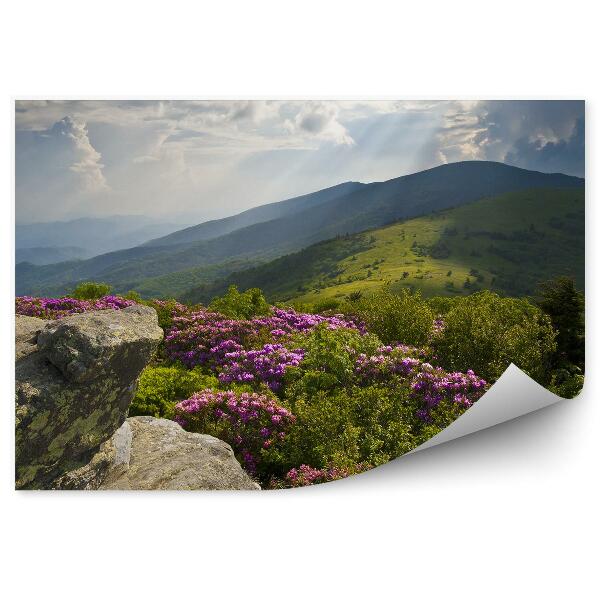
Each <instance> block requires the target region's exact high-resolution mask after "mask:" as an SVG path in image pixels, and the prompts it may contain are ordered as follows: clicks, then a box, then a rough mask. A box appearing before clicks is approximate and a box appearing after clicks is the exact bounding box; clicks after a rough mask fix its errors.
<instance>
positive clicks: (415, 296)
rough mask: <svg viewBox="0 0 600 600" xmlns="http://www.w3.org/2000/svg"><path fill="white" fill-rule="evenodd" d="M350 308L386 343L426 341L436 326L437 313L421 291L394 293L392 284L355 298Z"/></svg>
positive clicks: (418, 342)
mask: <svg viewBox="0 0 600 600" xmlns="http://www.w3.org/2000/svg"><path fill="white" fill-rule="evenodd" d="M348 310H349V311H350V312H351V313H353V314H355V315H356V316H357V317H358V318H359V319H360V320H361V321H364V322H365V324H366V325H367V329H368V330H369V331H371V332H373V333H375V334H376V335H378V336H379V337H380V338H381V340H383V341H384V342H385V343H386V344H389V343H392V342H401V343H403V344H411V345H415V346H418V345H421V344H424V343H425V342H426V341H427V339H428V337H429V334H430V332H431V328H432V326H433V319H434V313H433V311H432V310H431V308H430V307H429V306H428V304H427V302H425V300H423V299H422V298H421V295H420V294H419V293H412V292H410V291H408V290H406V289H403V290H400V292H399V293H397V294H394V293H392V292H391V291H390V288H389V286H388V285H386V286H385V287H384V288H383V289H382V290H381V291H380V292H377V293H375V294H373V295H371V296H368V297H363V298H361V299H359V300H358V301H357V302H354V303H353V304H352V305H350V306H349V307H348Z"/></svg>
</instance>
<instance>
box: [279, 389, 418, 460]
mask: <svg viewBox="0 0 600 600" xmlns="http://www.w3.org/2000/svg"><path fill="white" fill-rule="evenodd" d="M290 404H291V406H292V411H293V413H294V415H295V416H296V424H295V426H294V427H293V428H291V429H290V431H289V433H288V435H287V436H286V438H285V440H284V442H283V445H282V449H281V454H282V456H283V461H282V464H283V466H284V469H285V471H286V472H287V471H288V470H289V469H290V468H293V467H295V466H298V465H302V464H309V465H311V466H313V467H315V468H318V469H323V468H327V467H329V466H331V465H333V466H335V467H337V468H340V469H352V468H355V467H356V466H357V465H358V464H368V465H371V466H377V465H381V464H383V463H385V462H388V461H389V460H391V459H393V458H396V457H397V456H400V455H401V454H404V453H405V452H408V451H409V450H412V449H413V448H414V447H415V446H416V442H415V439H414V437H413V435H412V433H411V424H415V423H416V422H417V421H418V419H416V418H415V416H414V415H415V408H414V402H413V401H412V400H411V397H410V387H409V386H408V384H401V385H397V386H395V387H392V386H389V385H372V386H369V387H365V388H360V387H352V388H346V389H343V388H338V389H336V390H334V391H324V390H320V391H317V392H316V393H314V394H313V393H307V394H303V395H301V396H296V397H295V399H294V400H293V401H292V400H291V399H290ZM285 467H287V468H285Z"/></svg>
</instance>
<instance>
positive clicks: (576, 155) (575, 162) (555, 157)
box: [505, 118, 585, 175]
mask: <svg viewBox="0 0 600 600" xmlns="http://www.w3.org/2000/svg"><path fill="white" fill-rule="evenodd" d="M505 161H506V162H507V163H510V164H515V165H522V164H526V165H528V166H529V168H531V169H537V170H540V171H546V172H548V171H563V172H564V171H567V172H571V173H574V174H579V175H583V174H584V173H583V171H584V164H585V124H584V120H583V118H578V119H577V120H576V121H575V124H574V126H573V130H572V132H571V135H570V136H569V137H568V138H566V139H556V140H548V141H544V139H543V138H533V139H530V138H527V137H521V138H519V139H518V140H516V142H515V143H514V146H513V148H512V150H510V151H508V152H507V153H506V156H505Z"/></svg>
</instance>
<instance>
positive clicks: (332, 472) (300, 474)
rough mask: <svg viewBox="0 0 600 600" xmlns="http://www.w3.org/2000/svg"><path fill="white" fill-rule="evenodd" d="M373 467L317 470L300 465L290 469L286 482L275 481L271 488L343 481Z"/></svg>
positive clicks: (358, 466)
mask: <svg viewBox="0 0 600 600" xmlns="http://www.w3.org/2000/svg"><path fill="white" fill-rule="evenodd" d="M370 468H371V467H370V466H369V465H363V464H359V465H356V466H354V468H352V469H348V468H345V469H344V468H339V467H336V466H333V465H329V466H327V467H325V468H323V469H315V468H314V467H310V466H309V465H300V466H299V467H298V468H293V469H290V470H289V471H288V472H287V473H286V475H285V478H284V481H283V482H281V481H277V480H273V481H272V482H271V484H270V487H271V488H281V487H303V486H305V485H315V484H317V483H327V482H328V481H335V480H336V479H343V478H344V477H348V476H350V475H356V474H357V473H362V472H363V471H367V470H368V469H370Z"/></svg>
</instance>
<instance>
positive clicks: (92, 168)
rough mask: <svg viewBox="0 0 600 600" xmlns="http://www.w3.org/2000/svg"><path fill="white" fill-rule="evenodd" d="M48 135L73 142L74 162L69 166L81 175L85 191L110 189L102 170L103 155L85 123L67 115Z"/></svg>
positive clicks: (81, 182) (81, 184)
mask: <svg viewBox="0 0 600 600" xmlns="http://www.w3.org/2000/svg"><path fill="white" fill-rule="evenodd" d="M48 135H49V136H50V137H53V136H54V137H61V136H64V137H65V138H67V139H68V140H70V142H71V143H72V145H73V157H74V162H73V164H72V165H71V166H70V167H69V168H70V169H71V171H73V172H74V173H77V174H78V175H79V176H80V187H81V189H82V190H83V191H85V192H92V193H94V192H101V191H105V190H107V189H108V184H107V183H106V179H105V178H104V174H103V172H102V169H103V168H104V165H103V164H102V162H101V158H102V157H101V156H100V153H99V152H97V151H96V150H95V149H94V147H93V146H92V144H91V143H90V139H89V137H88V132H87V129H86V125H85V123H82V122H80V121H76V120H75V119H72V118H71V117H68V116H67V117H64V118H63V119H61V120H60V121H58V123H55V124H54V126H53V127H52V129H51V130H50V132H49V133H48Z"/></svg>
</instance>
